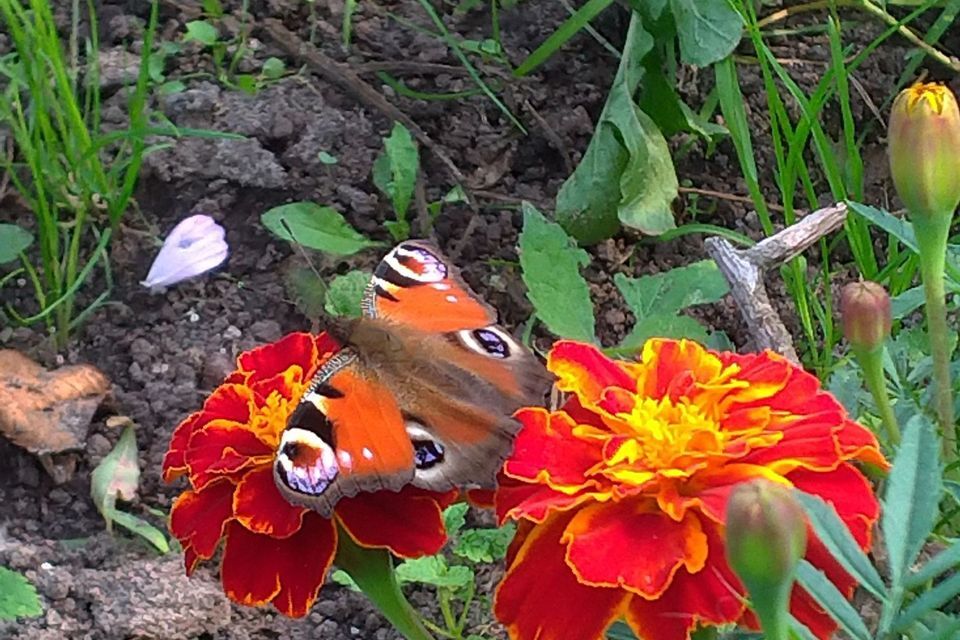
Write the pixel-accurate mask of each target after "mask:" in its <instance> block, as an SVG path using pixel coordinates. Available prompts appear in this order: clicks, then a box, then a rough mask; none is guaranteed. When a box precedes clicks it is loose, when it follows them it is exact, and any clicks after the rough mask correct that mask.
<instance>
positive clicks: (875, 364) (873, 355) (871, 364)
mask: <svg viewBox="0 0 960 640" xmlns="http://www.w3.org/2000/svg"><path fill="white" fill-rule="evenodd" d="M853 354H854V355H855V356H856V358H857V362H858V363H860V369H861V370H862V371H863V381H864V382H865V383H866V385H867V389H868V390H869V391H870V395H872V396H873V401H874V402H875V403H876V405H877V410H878V411H879V412H880V418H881V419H882V420H883V426H884V427H885V428H886V430H887V439H888V444H889V445H891V446H896V445H897V444H899V442H900V426H899V425H898V424H897V416H896V414H895V413H894V412H893V405H891V404H890V396H889V395H888V394H887V382H886V378H885V377H884V375H883V346H882V345H881V346H879V347H876V348H874V349H864V348H862V347H853Z"/></svg>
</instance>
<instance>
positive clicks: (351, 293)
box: [323, 271, 370, 318]
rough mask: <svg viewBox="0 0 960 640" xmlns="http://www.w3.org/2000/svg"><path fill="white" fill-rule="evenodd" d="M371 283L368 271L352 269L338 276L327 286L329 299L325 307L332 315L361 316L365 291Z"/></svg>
mask: <svg viewBox="0 0 960 640" xmlns="http://www.w3.org/2000/svg"><path fill="white" fill-rule="evenodd" d="M368 284H370V274H369V273H368V272H366V271H350V272H349V273H346V274H344V275H342V276H337V277H336V278H334V279H333V280H331V281H330V285H329V286H328V287H327V299H326V302H324V304H323V308H324V309H325V310H326V312H327V313H328V314H330V315H331V316H345V317H348V318H359V317H360V315H361V313H362V312H361V309H360V303H361V301H362V300H363V292H364V290H366V288H367V285H368Z"/></svg>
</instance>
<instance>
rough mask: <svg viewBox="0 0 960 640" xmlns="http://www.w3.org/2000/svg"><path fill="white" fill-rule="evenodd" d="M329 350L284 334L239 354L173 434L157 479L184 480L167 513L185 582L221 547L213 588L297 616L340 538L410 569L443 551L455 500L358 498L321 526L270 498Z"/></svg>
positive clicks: (409, 493) (322, 340) (316, 518)
mask: <svg viewBox="0 0 960 640" xmlns="http://www.w3.org/2000/svg"><path fill="white" fill-rule="evenodd" d="M336 349H337V345H336V343H334V342H333V340H332V339H330V338H328V337H327V336H326V334H321V335H320V336H318V337H316V338H314V337H312V336H310V335H309V334H306V333H293V334H290V335H287V336H286V337H284V338H282V339H281V340H279V341H278V342H275V343H273V344H269V345H266V346H263V347H259V348H257V349H253V350H252V351H248V352H246V353H243V354H241V355H240V357H239V358H238V360H237V365H238V366H237V370H236V371H234V372H233V373H232V374H230V375H229V376H228V377H227V379H226V380H225V381H224V383H223V384H222V385H220V386H219V387H217V389H216V390H214V392H213V393H212V394H211V395H210V397H209V398H207V401H206V402H205V403H204V405H203V408H202V409H201V410H200V411H198V412H197V413H194V414H193V415H191V416H189V417H188V418H187V419H186V420H184V421H183V422H181V423H180V425H179V426H177V428H176V430H175V431H174V432H173V438H172V439H171V442H170V448H169V450H168V451H167V454H166V457H165V458H164V461H163V476H164V479H165V480H167V481H168V482H169V481H171V480H173V479H174V478H177V477H180V476H184V475H185V476H187V477H188V478H189V481H190V489H188V490H187V491H185V492H184V493H183V494H181V495H180V497H179V498H178V499H177V501H176V502H175V503H174V505H173V510H172V512H171V514H170V530H171V531H172V532H173V534H174V535H175V536H176V537H177V539H178V540H180V543H181V544H182V545H183V551H184V564H185V566H186V570H187V573H188V574H190V573H192V572H193V570H194V569H195V568H196V566H197V564H198V563H199V562H200V561H202V560H209V559H210V558H212V557H213V555H214V552H215V551H216V549H217V547H218V545H219V544H220V541H221V540H224V541H225V542H224V548H223V559H222V563H221V566H220V578H221V582H222V583H223V589H224V592H225V593H226V594H227V596H229V597H230V598H231V599H232V600H234V601H236V602H239V603H241V604H245V605H251V606H258V605H263V604H267V603H272V604H273V606H274V607H276V608H277V610H279V611H280V612H281V613H283V614H284V615H288V616H294V617H299V616H304V615H306V614H307V612H308V611H309V609H310V606H311V605H312V604H313V602H314V600H316V598H317V593H318V592H319V591H320V587H321V586H322V585H323V581H324V577H325V576H326V574H327V570H328V569H329V568H330V565H331V563H332V562H333V558H334V555H335V553H336V550H337V536H338V535H343V532H346V534H347V535H349V536H350V537H351V538H352V539H353V540H354V541H356V543H357V544H359V545H361V546H365V547H379V548H386V549H389V550H390V551H391V552H393V553H394V554H396V555H398V556H403V557H407V558H414V557H419V556H423V555H429V554H434V553H437V552H438V551H439V550H440V548H441V547H442V546H443V545H444V543H445V542H446V533H445V530H444V525H443V515H442V509H443V508H444V507H445V506H447V505H448V504H449V503H450V502H452V501H453V499H454V498H455V497H456V495H457V494H456V492H450V493H448V494H437V493H431V492H428V491H423V490H421V489H417V488H414V487H406V488H404V489H403V490H402V491H400V492H393V491H380V492H376V493H361V494H359V495H357V496H355V497H353V498H344V499H342V500H340V502H338V503H337V506H336V509H335V511H334V517H333V518H329V519H328V518H324V517H322V516H320V515H319V514H317V513H315V512H313V511H309V510H307V509H304V508H303V507H298V506H294V505H291V504H290V503H288V502H287V501H286V500H285V499H284V498H283V497H282V496H281V494H280V492H279V491H278V490H277V488H276V485H275V484H274V480H273V469H272V467H273V462H274V454H275V451H276V448H277V444H278V443H279V441H280V434H281V432H282V431H283V429H284V427H285V425H286V422H287V416H289V415H290V413H291V412H292V411H293V409H294V408H295V407H296V405H297V402H298V401H299V398H300V396H301V395H302V393H303V392H304V390H305V389H306V386H307V385H308V384H309V382H310V379H311V377H312V376H313V374H314V372H315V371H316V369H317V368H318V367H319V365H321V364H322V363H323V362H324V361H326V359H327V358H329V357H330V355H332V354H333V353H334V352H335V350H336Z"/></svg>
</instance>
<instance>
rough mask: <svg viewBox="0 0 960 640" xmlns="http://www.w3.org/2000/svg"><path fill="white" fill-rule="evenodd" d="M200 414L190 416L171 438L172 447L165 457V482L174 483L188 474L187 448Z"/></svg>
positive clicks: (175, 430) (179, 425)
mask: <svg viewBox="0 0 960 640" xmlns="http://www.w3.org/2000/svg"><path fill="white" fill-rule="evenodd" d="M200 414H201V412H200V411H197V412H196V413H193V414H190V416H188V417H187V418H186V419H185V420H184V421H183V422H181V423H180V424H178V425H177V426H176V428H175V429H174V430H173V435H172V436H171V437H170V446H169V447H168V448H167V453H166V454H164V456H163V467H162V468H163V481H164V482H172V481H173V480H175V479H177V478H179V477H180V476H182V475H184V474H185V473H187V470H188V469H187V460H186V458H185V456H186V452H187V446H188V445H189V444H190V438H191V437H192V436H193V432H194V430H195V428H196V424H197V422H198V421H199V419H200Z"/></svg>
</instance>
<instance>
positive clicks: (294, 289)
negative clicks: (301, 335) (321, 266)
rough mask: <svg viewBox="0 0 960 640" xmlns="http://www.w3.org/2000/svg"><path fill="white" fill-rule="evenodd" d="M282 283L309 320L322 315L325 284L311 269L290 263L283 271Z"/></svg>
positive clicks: (325, 295) (325, 296)
mask: <svg viewBox="0 0 960 640" xmlns="http://www.w3.org/2000/svg"><path fill="white" fill-rule="evenodd" d="M283 283H284V286H285V287H286V289H287V295H288V296H290V298H291V299H292V300H293V304H294V305H295V306H296V307H297V309H298V310H299V311H300V313H302V314H303V315H304V316H306V317H307V318H309V319H311V320H319V319H320V318H321V317H323V314H324V312H325V308H324V304H323V303H324V302H325V301H326V298H327V285H326V283H325V282H324V281H323V280H321V279H320V276H319V275H317V273H316V272H315V271H314V270H313V269H311V268H310V267H308V266H306V265H302V264H296V263H291V264H290V265H289V266H288V267H287V268H286V269H285V271H284V278H283Z"/></svg>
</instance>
